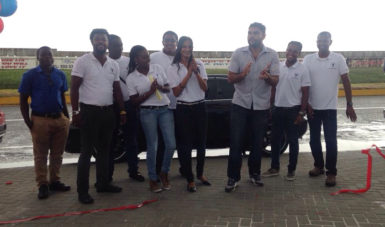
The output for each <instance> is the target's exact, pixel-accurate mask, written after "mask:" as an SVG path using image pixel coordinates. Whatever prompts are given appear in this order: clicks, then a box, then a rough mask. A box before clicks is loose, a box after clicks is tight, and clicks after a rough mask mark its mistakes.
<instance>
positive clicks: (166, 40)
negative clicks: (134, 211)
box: [150, 31, 183, 175]
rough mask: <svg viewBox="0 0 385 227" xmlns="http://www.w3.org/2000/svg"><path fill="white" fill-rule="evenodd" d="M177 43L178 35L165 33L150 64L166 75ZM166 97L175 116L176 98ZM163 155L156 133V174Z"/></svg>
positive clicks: (160, 137)
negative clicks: (160, 69) (158, 49)
mask: <svg viewBox="0 0 385 227" xmlns="http://www.w3.org/2000/svg"><path fill="white" fill-rule="evenodd" d="M177 43H178V35H177V34H176V33H175V32H173V31H166V32H165V33H164V34H163V39H162V44H163V49H162V51H158V52H155V53H152V54H151V55H150V59H151V64H158V65H160V66H162V68H163V70H164V71H165V72H166V73H167V68H168V67H169V66H170V65H171V63H172V61H173V60H174V56H175V52H176V45H177ZM167 96H168V98H169V99H170V105H169V106H168V108H169V109H170V110H172V112H173V113H174V115H175V109H176V98H175V96H174V94H173V93H172V92H169V93H167ZM158 132H159V130H158ZM175 136H177V135H175ZM177 151H178V150H177ZM163 155H164V142H163V137H162V133H158V151H157V155H156V172H157V173H158V174H159V173H160V170H161V166H162V162H163ZM179 157H180V154H179V153H178V159H179ZM179 160H180V159H179ZM179 172H180V173H181V168H179ZM182 175H183V174H182Z"/></svg>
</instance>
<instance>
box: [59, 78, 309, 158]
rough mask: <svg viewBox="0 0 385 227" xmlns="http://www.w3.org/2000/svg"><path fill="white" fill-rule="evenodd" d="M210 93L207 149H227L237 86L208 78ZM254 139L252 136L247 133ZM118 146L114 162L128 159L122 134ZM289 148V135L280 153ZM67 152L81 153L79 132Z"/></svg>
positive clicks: (73, 134) (72, 134)
mask: <svg viewBox="0 0 385 227" xmlns="http://www.w3.org/2000/svg"><path fill="white" fill-rule="evenodd" d="M208 78H209V79H208V81H207V84H208V90H207V92H206V109H207V115H208V125H207V143H206V148H207V149H221V148H228V147H229V144H230V109H231V100H232V97H233V94H234V86H233V85H232V84H230V83H228V82H227V75H209V77H208ZM300 128H301V129H300V135H301V136H302V135H303V134H304V133H305V132H306V129H307V122H304V123H303V124H301V127H300ZM248 135H251V133H248ZM116 141H117V142H116V144H115V149H114V153H115V160H117V161H119V160H122V159H124V158H125V151H124V149H123V146H122V133H118V139H117V140H116ZM138 143H139V150H140V151H145V150H146V145H145V144H146V143H145V139H144V134H143V132H142V130H141V129H140V131H139V136H138ZM250 144H251V143H250V138H246V141H245V147H244V150H245V153H246V152H247V151H248V150H250V148H251V146H250ZM270 145H271V122H269V124H268V127H267V129H266V132H265V137H264V151H263V152H264V155H266V156H270V153H271V146H270ZM287 147H288V142H287V140H286V135H283V136H282V139H281V143H280V153H281V154H282V153H283V152H285V150H286V148H287ZM66 152H69V153H79V152H80V130H79V129H76V128H73V127H71V129H70V136H69V140H68V143H67V146H66Z"/></svg>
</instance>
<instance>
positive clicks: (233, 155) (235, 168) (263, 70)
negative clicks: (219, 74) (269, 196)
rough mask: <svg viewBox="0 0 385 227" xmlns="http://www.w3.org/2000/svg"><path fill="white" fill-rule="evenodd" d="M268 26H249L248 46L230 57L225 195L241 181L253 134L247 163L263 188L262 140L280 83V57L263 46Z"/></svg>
mask: <svg viewBox="0 0 385 227" xmlns="http://www.w3.org/2000/svg"><path fill="white" fill-rule="evenodd" d="M265 30H266V28H265V26H264V25H263V24H261V23H252V24H250V26H249V31H248V36H247V39H248V42H249V46H246V47H241V48H239V49H237V50H236V51H235V52H234V53H233V55H232V56H231V60H230V65H229V74H228V77H227V79H228V81H229V82H230V83H232V84H234V88H235V92H234V96H233V100H232V103H233V105H232V107H231V119H230V152H229V153H230V154H229V157H228V166H227V176H228V182H227V185H226V187H225V191H226V192H232V191H234V190H235V188H236V187H237V185H238V181H239V180H240V179H241V174H240V171H241V165H242V152H243V151H244V147H245V144H244V143H245V139H246V137H247V136H248V134H249V132H251V138H250V142H251V151H250V155H249V160H248V166H249V177H250V182H251V183H252V184H255V185H258V186H263V182H262V181H261V176H260V174H261V157H262V149H263V137H264V134H265V131H266V126H267V121H268V117H269V108H270V95H271V87H272V86H275V85H276V84H277V82H278V76H279V59H278V54H277V53H276V52H275V51H274V50H272V49H270V48H268V47H265V46H264V45H263V40H264V39H265V36H266V33H265Z"/></svg>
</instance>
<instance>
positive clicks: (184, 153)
mask: <svg viewBox="0 0 385 227" xmlns="http://www.w3.org/2000/svg"><path fill="white" fill-rule="evenodd" d="M175 117H176V118H175V119H176V120H175V124H176V132H177V133H176V134H177V135H178V139H179V142H178V146H179V147H178V150H180V152H179V153H180V157H179V159H180V162H181V167H182V172H183V174H184V175H185V177H186V180H187V182H193V181H194V174H193V173H192V161H191V151H192V149H193V148H196V150H197V166H196V173H197V177H198V178H199V177H201V176H202V175H203V169H204V163H205V156H206V138H207V135H206V133H207V112H206V104H205V103H204V102H202V103H199V104H195V105H184V104H177V106H176V112H175Z"/></svg>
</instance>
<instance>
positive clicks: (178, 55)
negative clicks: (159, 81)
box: [172, 36, 199, 71]
mask: <svg viewBox="0 0 385 227" xmlns="http://www.w3.org/2000/svg"><path fill="white" fill-rule="evenodd" d="M187 40H190V42H191V46H192V47H193V46H194V44H193V41H192V39H191V38H190V37H187V36H182V37H180V39H179V41H178V46H177V48H176V53H175V57H174V60H173V61H172V64H176V65H177V66H178V71H179V69H180V66H179V63H180V62H181V60H182V54H181V51H182V47H183V43H184V42H185V41H187ZM193 58H194V56H193V54H192V53H191V56H190V58H189V59H188V63H187V68H188V67H189V66H190V63H191V61H192V59H193ZM198 71H199V68H198Z"/></svg>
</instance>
